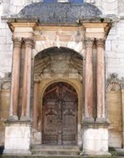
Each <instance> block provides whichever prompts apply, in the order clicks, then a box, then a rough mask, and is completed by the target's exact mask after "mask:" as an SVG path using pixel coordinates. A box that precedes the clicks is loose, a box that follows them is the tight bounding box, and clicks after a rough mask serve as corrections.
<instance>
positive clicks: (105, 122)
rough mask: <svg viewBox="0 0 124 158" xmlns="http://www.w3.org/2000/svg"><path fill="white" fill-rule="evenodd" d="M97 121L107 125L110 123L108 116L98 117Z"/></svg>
mask: <svg viewBox="0 0 124 158" xmlns="http://www.w3.org/2000/svg"><path fill="white" fill-rule="evenodd" d="M96 123H101V124H105V125H109V121H108V120H107V119H106V118H102V117H101V118H97V119H96Z"/></svg>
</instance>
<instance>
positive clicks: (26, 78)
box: [21, 38, 33, 121]
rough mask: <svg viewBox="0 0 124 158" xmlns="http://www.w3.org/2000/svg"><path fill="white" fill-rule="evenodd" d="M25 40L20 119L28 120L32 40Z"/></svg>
mask: <svg viewBox="0 0 124 158" xmlns="http://www.w3.org/2000/svg"><path fill="white" fill-rule="evenodd" d="M24 42H25V59H24V74H23V88H22V113H21V120H24V121H26V120H30V93H31V54H32V47H33V40H32V39H30V38H27V39H25V40H24Z"/></svg>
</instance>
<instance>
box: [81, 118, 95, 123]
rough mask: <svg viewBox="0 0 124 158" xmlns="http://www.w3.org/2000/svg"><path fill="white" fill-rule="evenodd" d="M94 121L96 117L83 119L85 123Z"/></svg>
mask: <svg viewBox="0 0 124 158" xmlns="http://www.w3.org/2000/svg"><path fill="white" fill-rule="evenodd" d="M92 122H94V118H93V117H85V118H84V119H83V123H92Z"/></svg>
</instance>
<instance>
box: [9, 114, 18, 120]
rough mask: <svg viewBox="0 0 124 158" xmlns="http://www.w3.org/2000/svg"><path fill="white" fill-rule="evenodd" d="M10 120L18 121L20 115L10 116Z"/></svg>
mask: <svg viewBox="0 0 124 158" xmlns="http://www.w3.org/2000/svg"><path fill="white" fill-rule="evenodd" d="M8 121H18V116H17V115H13V116H9V118H8Z"/></svg>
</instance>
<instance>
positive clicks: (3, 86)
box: [0, 72, 11, 90]
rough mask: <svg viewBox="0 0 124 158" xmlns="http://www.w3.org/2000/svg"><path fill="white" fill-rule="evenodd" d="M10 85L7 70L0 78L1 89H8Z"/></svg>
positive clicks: (9, 76) (9, 74)
mask: <svg viewBox="0 0 124 158" xmlns="http://www.w3.org/2000/svg"><path fill="white" fill-rule="evenodd" d="M10 86H11V73H10V72H8V73H6V74H5V77H4V78H1V79H0V87H1V89H2V90H9V89H10Z"/></svg>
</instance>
